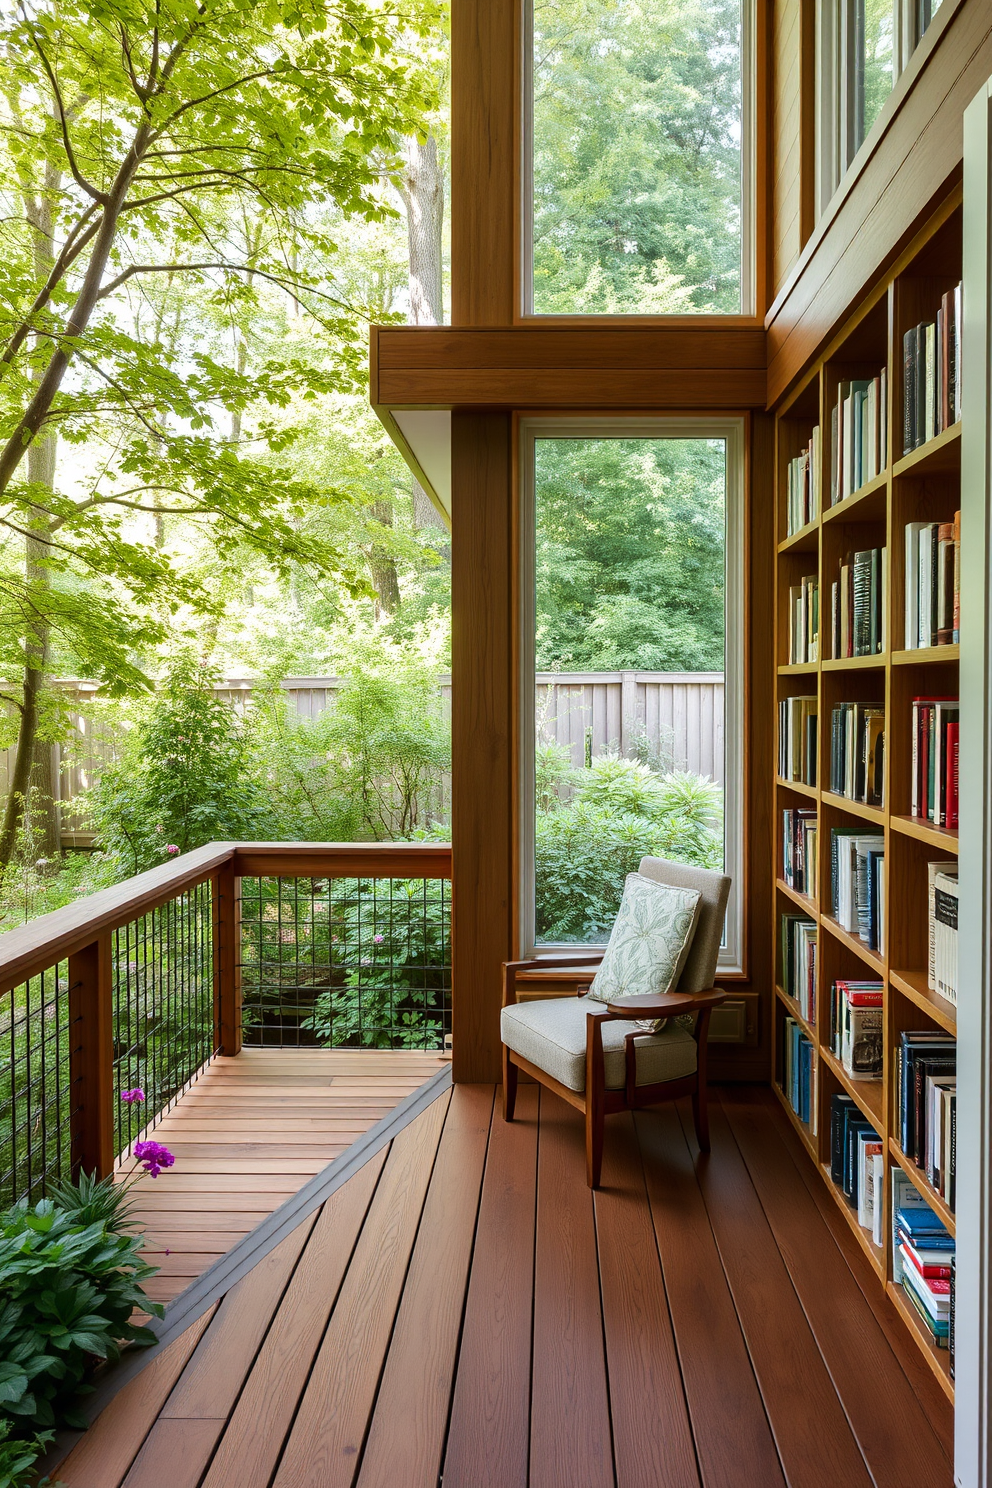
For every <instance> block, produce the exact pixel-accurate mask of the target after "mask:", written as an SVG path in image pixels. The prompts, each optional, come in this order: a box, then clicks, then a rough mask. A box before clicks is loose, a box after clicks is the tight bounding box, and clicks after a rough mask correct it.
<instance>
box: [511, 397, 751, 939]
mask: <svg viewBox="0 0 992 1488" xmlns="http://www.w3.org/2000/svg"><path fill="white" fill-rule="evenodd" d="M741 447H742V431H741V426H740V424H739V423H738V422H737V421H731V422H723V423H719V424H717V423H715V422H714V421H713V420H703V419H700V420H691V421H688V422H686V421H680V422H678V423H675V422H674V421H671V420H666V419H652V420H643V421H638V422H636V423H635V422H632V421H630V420H622V419H613V420H607V421H604V422H596V423H590V421H589V420H582V419H571V418H569V419H559V420H551V419H548V420H542V421H540V422H539V421H537V420H534V421H527V422H526V423H525V424H524V425H523V429H522V439H521V459H522V480H521V501H522V521H521V531H522V533H523V552H522V554H521V559H522V564H521V566H522V570H523V583H522V586H521V592H522V597H523V598H522V603H523V611H524V613H523V617H522V623H523V634H524V636H525V637H530V643H529V644H528V645H527V646H525V647H524V654H525V659H524V663H523V670H522V677H521V719H522V725H521V727H522V733H521V776H522V791H521V795H522V800H523V807H522V820H521V842H522V844H523V847H524V851H523V859H522V870H523V871H522V874H521V882H522V903H521V922H522V928H523V939H524V941H525V943H526V944H525V949H526V950H529V949H530V948H531V947H533V946H548V945H576V944H579V945H583V944H602V943H603V942H604V941H605V940H606V938H607V937H608V935H609V931H610V928H611V926H612V924H613V920H614V918H615V917H616V913H617V908H618V906H619V903H620V895H621V893H622V890H623V881H624V878H625V876H626V874H627V873H629V872H632V871H633V870H635V869H636V868H637V865H638V863H639V862H640V859H641V857H642V856H645V855H648V856H652V857H664V858H671V859H676V860H678V861H680V862H687V863H695V864H698V865H699V866H701V867H708V868H723V867H724V865H726V867H727V871H728V872H729V873H730V874H731V876H732V877H733V879H734V885H735V893H734V897H733V901H732V904H731V909H730V912H729V913H728V919H727V929H726V936H725V945H724V954H723V957H722V964H723V965H724V966H725V968H726V969H730V968H732V967H734V966H736V965H737V964H738V963H739V960H740V946H741V926H740V902H741V899H740V892H739V891H740V867H741V786H742V773H741V711H740V710H741V697H742V688H741V678H742V655H741V651H740V638H741V633H742V624H743V616H742V612H741V567H742V565H741V544H740V501H741V489H742V455H741Z"/></svg>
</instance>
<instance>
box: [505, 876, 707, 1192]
mask: <svg viewBox="0 0 992 1488" xmlns="http://www.w3.org/2000/svg"><path fill="white" fill-rule="evenodd" d="M639 872H640V873H641V875H642V876H643V877H645V878H651V879H654V880H655V881H656V882H658V883H662V884H667V885H669V886H670V887H672V888H676V889H689V890H695V891H696V892H698V894H699V895H700V907H699V917H698V919H697V921H696V925H695V929H694V931H693V933H692V939H691V942H690V944H689V948H688V953H687V955H686V959H685V962H684V965H683V967H682V970H681V973H680V974H679V976H678V978H677V982H676V985H675V987H674V989H673V990H672V991H670V992H667V993H663V994H659V995H648V996H644V995H628V996H623V997H617V998H615V999H613V1000H611V1001H610V1002H607V1003H604V1002H598V1001H596V1002H594V1001H591V1000H587V999H586V998H585V997H584V991H583V987H584V988H585V990H588V986H589V984H590V983H591V982H592V980H593V977H594V976H595V974H596V965H597V963H598V962H600V961H601V960H602V957H603V951H602V950H599V951H586V952H582V953H573V954H569V955H561V956H549V957H540V958H535V959H532V960H527V961H508V962H506V963H505V964H504V967H503V1012H502V1015H501V1022H500V1031H501V1037H502V1041H503V1116H504V1119H505V1120H506V1121H512V1120H513V1112H514V1105H515V1101H516V1094H517V1080H518V1077H519V1072H520V1070H524V1071H525V1072H526V1073H527V1074H529V1075H530V1076H531V1077H532V1078H533V1079H535V1080H537V1081H538V1082H539V1083H540V1084H542V1085H544V1086H546V1087H547V1088H548V1089H549V1090H553V1091H554V1092H555V1094H556V1095H559V1096H561V1098H562V1099H563V1100H565V1101H568V1103H569V1104H570V1105H572V1106H575V1107H576V1108H577V1109H578V1110H580V1111H581V1112H582V1113H583V1115H584V1116H585V1126H586V1177H587V1180H588V1183H589V1186H590V1188H598V1187H599V1182H600V1174H601V1171H602V1162H603V1135H604V1125H605V1118H606V1117H607V1116H608V1115H610V1114H611V1113H612V1112H615V1111H631V1110H637V1109H639V1108H640V1107H642V1106H650V1105H655V1104H657V1103H658V1102H659V1101H666V1100H677V1099H678V1098H679V1097H681V1096H683V1095H689V1096H691V1097H692V1113H693V1120H694V1123H695V1127H696V1136H697V1139H698V1141H699V1145H700V1147H701V1148H702V1150H703V1151H704V1152H706V1151H708V1150H709V1123H708V1119H707V1111H706V1039H707V1034H708V1031H709V1022H710V1014H711V1012H712V1010H713V1008H714V1007H716V1006H718V1004H719V1003H721V1002H723V1000H724V998H725V997H726V993H725V992H723V991H721V990H720V988H718V987H714V986H713V978H714V976H715V973H716V963H717V956H718V954H719V950H720V942H721V939H722V934H723V922H724V917H725V914H726V909H727V899H728V896H729V894H730V879H729V878H727V877H726V876H725V875H724V874H722V873H714V872H711V871H710V870H708V869H705V868H692V867H688V866H686V865H685V864H682V863H669V862H666V861H665V860H664V859H662V858H642V860H641V863H640V868H639ZM570 967H575V968H576V980H577V982H578V983H580V985H579V986H577V988H576V991H577V994H578V996H577V997H554V998H547V999H535V1000H531V1001H528V1002H524V1003H521V1002H518V1000H517V983H518V980H519V979H520V977H521V975H522V974H526V973H533V972H535V971H544V970H553V969H565V968H570ZM690 1016H691V1017H692V1018H693V1023H692V1027H691V1029H690V1028H689V1027H688V1026H686V1025H687V1023H688V1017H690ZM656 1018H666V1019H668V1022H667V1023H666V1025H665V1026H664V1027H663V1028H662V1029H661V1030H660V1031H659V1032H651V1031H645V1030H644V1029H643V1028H636V1027H633V1028H632V1027H631V1024H632V1022H635V1021H640V1020H644V1019H656ZM676 1019H678V1020H679V1021H677V1022H676V1021H675V1020H676Z"/></svg>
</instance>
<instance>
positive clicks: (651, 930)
mask: <svg viewBox="0 0 992 1488" xmlns="http://www.w3.org/2000/svg"><path fill="white" fill-rule="evenodd" d="M700 905H701V895H700V894H699V892H698V890H696V889H677V888H674V887H673V886H672V885H670V884H662V883H658V881H657V880H656V879H653V878H646V877H645V876H644V875H643V874H641V873H628V875H627V878H626V881H625V883H624V888H623V898H622V899H621V901H620V911H619V913H618V915H617V917H616V922H615V923H614V926H613V929H612V931H611V932H610V939H609V943H608V944H607V947H606V951H605V953H604V955H603V961H602V964H601V966H600V968H599V970H598V971H597V973H596V975H595V977H594V978H593V982H592V985H591V986H590V988H589V993H588V995H589V996H590V997H593V998H595V999H596V1000H597V1001H599V1002H612V1001H613V1000H614V998H617V997H634V996H638V995H642V996H646V997H647V996H650V997H658V996H660V995H661V994H662V993H665V992H669V991H671V989H672V988H673V987H674V986H675V984H676V982H677V981H678V979H679V975H680V973H681V971H682V967H683V966H684V965H685V961H686V957H687V956H688V954H689V947H690V945H691V944H692V937H693V934H694V932H695V929H696V922H697V920H698V919H699V911H700ZM664 1022H665V1020H664V1019H658V1020H654V1021H652V1022H651V1024H650V1029H649V1031H651V1032H658V1031H659V1030H660V1029H661V1027H663V1026H664Z"/></svg>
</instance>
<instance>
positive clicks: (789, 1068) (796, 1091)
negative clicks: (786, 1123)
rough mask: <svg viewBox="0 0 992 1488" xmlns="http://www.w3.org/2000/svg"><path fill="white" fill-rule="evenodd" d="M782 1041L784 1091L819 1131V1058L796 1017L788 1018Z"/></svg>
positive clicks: (801, 1117) (813, 1129)
mask: <svg viewBox="0 0 992 1488" xmlns="http://www.w3.org/2000/svg"><path fill="white" fill-rule="evenodd" d="M783 1031H784V1036H783V1040H782V1057H783V1068H782V1090H783V1092H784V1093H785V1098H786V1100H787V1101H788V1102H789V1105H790V1106H791V1107H792V1109H793V1110H794V1111H795V1113H796V1115H797V1116H798V1117H799V1120H800V1121H801V1122H803V1124H804V1125H805V1126H808V1127H809V1129H810V1131H811V1132H813V1133H814V1134H815V1132H816V1059H815V1057H814V1053H813V1045H812V1044H811V1043H810V1041H809V1039H808V1038H807V1037H806V1035H805V1033H803V1030H802V1028H801V1027H800V1025H799V1024H798V1023H797V1022H796V1020H795V1018H786V1019H785V1022H784V1024H783Z"/></svg>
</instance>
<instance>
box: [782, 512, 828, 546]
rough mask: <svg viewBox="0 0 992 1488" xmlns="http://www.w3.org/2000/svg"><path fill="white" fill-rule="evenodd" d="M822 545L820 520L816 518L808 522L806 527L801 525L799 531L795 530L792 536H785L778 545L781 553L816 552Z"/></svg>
mask: <svg viewBox="0 0 992 1488" xmlns="http://www.w3.org/2000/svg"><path fill="white" fill-rule="evenodd" d="M819 545H820V520H819V518H818V517H816V518H814V520H813V521H812V522H807V523H806V526H805V527H800V528H799V531H798V532H793V533H792V535H791V536H790V537H785V538H783V539H782V541H781V542H780V543H779V545H778V551H779V552H780V553H815V552H816V550H817V548H818V547H819Z"/></svg>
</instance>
